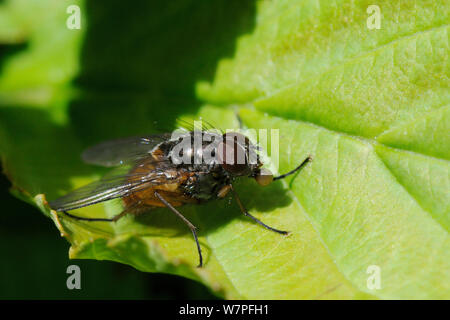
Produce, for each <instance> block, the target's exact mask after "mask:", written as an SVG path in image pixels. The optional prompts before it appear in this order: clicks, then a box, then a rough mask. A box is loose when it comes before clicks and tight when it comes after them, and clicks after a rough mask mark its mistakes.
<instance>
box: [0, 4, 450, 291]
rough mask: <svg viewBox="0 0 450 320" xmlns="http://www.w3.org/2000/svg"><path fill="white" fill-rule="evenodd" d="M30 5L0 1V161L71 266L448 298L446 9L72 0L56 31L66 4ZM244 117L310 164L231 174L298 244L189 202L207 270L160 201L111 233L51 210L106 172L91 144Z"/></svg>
mask: <svg viewBox="0 0 450 320" xmlns="http://www.w3.org/2000/svg"><path fill="white" fill-rule="evenodd" d="M39 3H40V5H39V8H41V9H40V10H41V11H39V10H38V8H37V7H33V6H28V5H27V4H26V2H23V1H17V2H16V1H14V2H12V1H6V2H5V4H3V5H2V6H0V17H1V16H3V15H6V16H8V17H9V18H8V21H7V22H5V25H8V26H9V27H8V28H9V29H6V28H5V29H4V30H10V31H8V32H6V31H4V32H3V33H0V41H4V43H8V44H11V43H14V42H13V41H10V40H8V39H16V38H17V35H18V34H22V35H24V36H23V39H25V40H24V41H26V44H27V45H26V47H25V48H22V49H21V50H19V52H17V53H14V54H12V55H9V56H7V57H6V58H5V57H4V59H3V61H2V68H3V69H2V71H3V72H2V75H1V77H0V97H1V98H2V102H1V103H0V153H1V156H2V163H3V167H4V170H5V173H6V174H7V175H8V177H9V178H10V180H11V181H12V183H13V190H14V193H15V194H17V195H19V196H20V197H21V198H23V199H24V200H26V201H29V202H31V203H33V204H35V205H36V206H38V207H39V208H40V209H41V210H42V212H43V213H44V214H46V215H47V216H49V217H50V218H51V219H52V220H53V221H54V223H55V224H56V226H57V228H58V229H59V231H60V232H61V234H62V235H63V236H65V237H66V238H67V239H68V240H69V241H70V242H71V245H72V246H71V249H70V252H69V255H70V257H71V258H79V259H98V260H112V261H117V262H120V263H125V264H129V265H131V266H133V267H135V268H137V269H138V270H142V271H146V272H166V273H172V274H178V275H181V276H184V277H188V278H191V279H195V280H198V281H200V282H202V283H204V284H205V285H207V286H208V287H210V288H211V289H212V290H213V291H214V292H216V293H217V294H218V295H220V296H223V297H225V298H249V299H258V298H263V299H377V298H380V299H421V298H426V299H431V298H437V299H448V298H450V279H449V277H450V276H449V273H448V272H447V270H449V269H450V251H449V250H448V248H449V247H450V237H449V226H450V215H449V213H450V196H449V192H448V190H449V185H450V183H449V160H450V159H449V156H450V154H449V150H450V141H449V140H450V137H449V135H448V132H449V127H450V116H449V110H450V90H449V84H450V81H449V76H450V74H449V73H450V68H449V67H448V55H449V50H448V31H449V26H448V21H449V7H450V6H449V5H448V3H447V2H445V1H441V2H439V1H438V2H436V1H433V2H428V1H413V2H411V1H396V2H392V1H378V2H377V5H378V6H379V7H380V10H381V14H382V16H381V29H373V30H371V29H368V27H367V23H366V20H367V18H368V17H369V15H370V14H369V13H367V7H368V6H369V5H372V4H373V3H372V2H370V1H359V2H358V3H355V2H353V1H337V2H333V3H330V2H328V1H319V2H317V1H294V0H285V1H281V0H280V1H257V2H253V1H248V2H246V1H225V0H223V1H219V0H218V1H210V2H208V3H206V2H205V3H203V2H199V1H194V0H192V1H191V0H178V1H171V2H170V3H167V4H165V5H159V6H158V5H155V4H149V3H147V2H144V1H143V2H137V3H136V4H133V6H130V5H129V4H127V3H123V2H122V1H116V2H112V3H111V5H110V6H108V7H105V6H101V5H99V4H96V3H94V2H92V1H91V2H86V3H84V2H81V1H79V2H76V3H78V4H79V5H80V6H81V8H82V19H83V20H82V21H83V24H82V25H83V27H82V30H68V29H67V28H65V19H66V18H67V16H68V15H67V14H66V12H65V8H66V7H67V6H68V5H69V4H72V1H70V3H69V1H58V2H57V3H58V4H56V2H52V1H42V2H39ZM35 6H37V5H36V4H35ZM17 12H22V13H23V14H24V16H26V17H28V18H27V19H25V21H26V22H27V23H22V22H20V21H19V20H17V19H15V18H14V17H15V16H17ZM125 13H126V14H125ZM39 14H45V15H47V16H48V17H49V18H48V19H41V18H40V17H39ZM6 34H7V36H5V35H6ZM25 35H26V36H25ZM15 37H16V38H15ZM2 39H6V40H2ZM174 39H176V40H174ZM236 113H238V114H239V115H240V117H241V119H242V120H243V122H244V124H245V125H246V126H247V127H249V128H267V129H279V133H280V148H279V151H280V154H279V159H280V167H279V171H280V173H283V172H287V171H289V170H291V169H292V168H294V167H295V166H297V165H298V164H299V163H300V162H301V161H302V160H303V159H305V158H306V157H307V156H308V155H311V156H312V158H313V161H312V162H311V163H309V164H308V165H307V166H306V167H305V168H304V169H303V170H302V171H301V172H300V173H298V174H296V175H294V176H291V177H289V178H288V179H286V180H284V181H280V182H276V183H273V184H272V185H270V186H268V187H265V188H263V187H260V186H258V185H257V184H256V183H255V182H254V181H251V180H249V179H247V180H242V181H239V182H238V183H237V185H236V189H237V190H238V192H239V194H240V196H241V198H242V200H243V202H244V203H245V205H246V206H247V207H248V209H249V211H250V212H251V213H252V214H253V215H255V216H256V217H258V218H260V219H261V220H263V221H264V222H265V223H267V224H268V225H271V226H274V227H276V228H279V229H286V230H289V231H291V235H290V236H288V237H284V236H280V235H278V234H275V233H272V232H269V231H267V230H264V229H262V228H261V227H260V226H258V225H255V224H254V223H252V221H251V220H249V219H247V218H245V217H243V216H242V215H241V214H240V212H239V208H238V207H237V205H236V204H235V203H232V202H231V203H229V201H227V200H222V201H214V202H211V203H208V204H206V205H204V206H203V205H202V206H186V207H182V208H180V210H181V211H182V212H183V214H185V215H186V217H187V218H188V219H190V220H191V221H192V222H193V223H194V224H195V225H197V226H198V227H199V229H200V234H199V235H200V243H201V245H202V249H203V252H204V255H205V260H206V261H205V267H204V268H202V269H198V268H196V267H195V266H196V264H197V259H198V258H197V252H196V249H195V243H194V241H193V239H192V235H191V234H190V232H189V229H187V228H186V226H184V225H183V224H182V223H181V222H180V221H179V219H178V218H177V217H175V216H174V215H173V214H171V213H170V212H169V211H168V210H165V209H158V210H155V211H152V212H151V213H148V214H145V215H141V216H136V217H133V216H127V217H125V218H123V219H122V220H120V221H118V222H117V223H115V224H111V223H104V222H94V223H89V222H80V221H74V220H72V219H69V218H67V217H65V216H63V215H57V214H56V212H54V211H51V210H50V209H49V207H48V205H47V202H46V201H47V199H54V198H55V197H57V196H60V195H63V194H65V193H67V192H68V191H70V190H71V189H73V188H75V187H77V186H81V185H83V184H85V183H88V182H89V181H93V180H95V179H98V178H99V177H100V176H101V175H102V174H104V173H105V172H106V171H105V170H104V169H102V168H96V167H92V166H88V165H85V164H83V163H82V162H81V160H80V159H79V155H80V153H81V151H82V150H83V148H85V147H87V146H89V145H92V144H95V143H97V142H99V141H102V140H105V139H111V138H115V137H123V136H132V135H137V134H146V133H150V132H153V131H154V130H156V129H157V128H158V127H167V128H168V130H171V129H173V128H174V124H175V120H176V119H177V118H185V119H194V118H197V117H200V116H201V117H203V118H204V119H207V120H208V121H210V122H212V123H213V124H216V125H217V126H220V127H222V128H235V127H236V126H237V125H238V121H237V118H236V116H235V114H236ZM155 121H156V123H155ZM120 210H121V206H120V203H119V202H114V201H113V202H109V203H104V204H98V205H94V206H91V207H87V208H83V209H79V210H77V211H76V214H78V215H83V216H89V217H111V216H113V215H114V214H116V213H118V212H120ZM371 266H376V267H378V268H379V269H378V270H379V271H380V277H381V278H380V279H381V287H380V288H373V287H371V286H370V281H371V277H373V274H372V273H371V271H370V270H371Z"/></svg>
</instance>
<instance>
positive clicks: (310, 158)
mask: <svg viewBox="0 0 450 320" xmlns="http://www.w3.org/2000/svg"><path fill="white" fill-rule="evenodd" d="M311 160H312V157H311V156H308V157H307V158H306V159H305V160H303V162H302V163H300V165H299V166H298V167H297V168H295V169H294V170H292V171H289V172H288V173H285V174H282V175H280V176H278V177H275V178H273V181H275V180H280V179H283V178H286V177H287V176H290V175H291V174H294V173H296V172H297V171H299V170H301V169H302V168H303V167H304V166H305V165H306V164H307V163H308V162H309V161H311Z"/></svg>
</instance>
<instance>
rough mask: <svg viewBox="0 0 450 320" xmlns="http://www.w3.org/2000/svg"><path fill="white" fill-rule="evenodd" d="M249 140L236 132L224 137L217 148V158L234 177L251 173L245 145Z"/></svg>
mask: <svg viewBox="0 0 450 320" xmlns="http://www.w3.org/2000/svg"><path fill="white" fill-rule="evenodd" d="M246 143H248V138H247V137H245V136H244V135H242V134H240V133H236V132H230V133H226V134H224V135H223V141H221V142H220V143H219V145H218V146H217V158H218V160H219V163H220V164H221V165H222V167H223V168H224V169H225V170H226V171H228V172H229V173H231V174H233V175H245V174H249V173H250V169H249V166H248V161H247V154H246V148H245V145H246Z"/></svg>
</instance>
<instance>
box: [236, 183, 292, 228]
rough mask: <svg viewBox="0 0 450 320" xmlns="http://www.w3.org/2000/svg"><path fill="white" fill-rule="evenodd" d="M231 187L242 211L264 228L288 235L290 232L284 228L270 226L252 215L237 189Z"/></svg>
mask: <svg viewBox="0 0 450 320" xmlns="http://www.w3.org/2000/svg"><path fill="white" fill-rule="evenodd" d="M230 187H231V191H232V192H233V195H234V198H235V199H236V202H237V204H238V205H239V208H240V209H241V212H242V213H243V214H244V215H245V216H247V217H250V218H251V219H253V221H255V222H256V223H257V224H259V225H261V226H263V227H264V228H266V229H268V230H271V231H274V232H276V233H279V234H286V235H287V234H289V231H283V230H278V229H275V228H272V227H270V226H268V225H267V224H265V223H264V222H262V221H261V220H259V219H258V218H256V217H254V216H252V215H251V214H250V213H249V212H248V211H247V209H245V207H244V205H243V204H242V201H241V199H240V198H239V196H238V194H237V192H236V190H234V188H233V186H232V185H230Z"/></svg>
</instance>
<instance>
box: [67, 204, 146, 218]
mask: <svg viewBox="0 0 450 320" xmlns="http://www.w3.org/2000/svg"><path fill="white" fill-rule="evenodd" d="M139 205H140V202H137V203H136V204H135V205H133V206H130V207H128V208H125V209H124V210H123V211H122V212H121V213H119V214H116V215H115V216H114V217H112V218H86V217H79V216H75V215H73V214H71V213H68V212H67V211H62V212H63V213H64V214H65V215H66V216H68V217H71V218H72V219H75V220H81V221H106V222H116V221H117V220H119V219H120V218H123V217H124V216H126V215H127V214H129V213H131V212H132V210H133V209H134V208H135V207H138V206H139Z"/></svg>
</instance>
